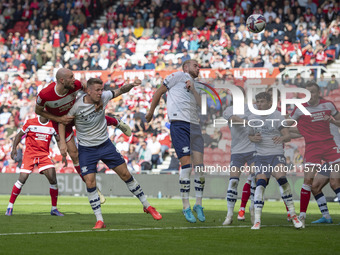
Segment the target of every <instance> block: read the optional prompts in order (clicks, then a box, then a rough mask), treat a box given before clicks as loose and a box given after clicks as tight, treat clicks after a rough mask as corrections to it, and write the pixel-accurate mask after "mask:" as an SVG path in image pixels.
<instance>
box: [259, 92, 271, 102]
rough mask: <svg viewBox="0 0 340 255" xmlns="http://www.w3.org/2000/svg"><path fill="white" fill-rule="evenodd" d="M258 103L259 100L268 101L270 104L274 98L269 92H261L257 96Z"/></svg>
mask: <svg viewBox="0 0 340 255" xmlns="http://www.w3.org/2000/svg"><path fill="white" fill-rule="evenodd" d="M255 99H256V101H257V100H259V99H266V100H267V101H268V102H271V101H272V96H271V95H270V94H269V93H267V92H260V93H258V94H257V95H256V96H255Z"/></svg>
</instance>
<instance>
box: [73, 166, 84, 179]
mask: <svg viewBox="0 0 340 255" xmlns="http://www.w3.org/2000/svg"><path fill="white" fill-rule="evenodd" d="M74 168H75V169H76V171H77V173H78V174H79V176H80V178H81V179H82V180H83V182H85V180H84V177H83V176H82V175H81V170H80V166H79V165H78V166H74Z"/></svg>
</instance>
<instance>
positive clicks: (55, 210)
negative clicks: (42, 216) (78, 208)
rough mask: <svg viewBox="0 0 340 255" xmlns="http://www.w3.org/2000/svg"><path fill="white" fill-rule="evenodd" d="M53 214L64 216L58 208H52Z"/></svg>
mask: <svg viewBox="0 0 340 255" xmlns="http://www.w3.org/2000/svg"><path fill="white" fill-rule="evenodd" d="M51 215H52V216H64V214H62V213H61V212H59V211H58V209H54V210H51Z"/></svg>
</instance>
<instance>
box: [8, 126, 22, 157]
mask: <svg viewBox="0 0 340 255" xmlns="http://www.w3.org/2000/svg"><path fill="white" fill-rule="evenodd" d="M24 134H25V133H24V132H22V130H20V132H19V133H18V134H17V135H16V136H15V138H14V142H13V146H12V151H11V158H12V159H13V160H14V159H15V158H16V156H17V147H18V144H19V143H20V141H21V139H22V136H23V135H24Z"/></svg>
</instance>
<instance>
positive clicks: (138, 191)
mask: <svg viewBox="0 0 340 255" xmlns="http://www.w3.org/2000/svg"><path fill="white" fill-rule="evenodd" d="M125 183H126V186H127V187H128V189H129V190H130V191H131V193H132V194H134V195H135V196H136V197H137V198H138V199H139V201H140V202H141V203H142V204H143V206H144V207H145V208H148V207H149V206H150V203H149V202H148V200H147V199H146V196H145V194H144V192H143V190H142V188H141V187H140V185H139V183H138V182H137V180H136V179H135V178H134V177H133V176H131V178H130V179H129V180H127V181H126V182H125Z"/></svg>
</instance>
